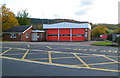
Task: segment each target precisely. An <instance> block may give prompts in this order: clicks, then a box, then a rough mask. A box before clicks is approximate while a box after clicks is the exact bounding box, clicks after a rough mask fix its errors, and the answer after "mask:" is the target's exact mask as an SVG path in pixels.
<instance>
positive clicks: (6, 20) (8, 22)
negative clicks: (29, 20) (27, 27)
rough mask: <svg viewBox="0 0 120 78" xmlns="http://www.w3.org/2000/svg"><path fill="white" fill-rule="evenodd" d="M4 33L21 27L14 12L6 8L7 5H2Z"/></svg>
mask: <svg viewBox="0 0 120 78" xmlns="http://www.w3.org/2000/svg"><path fill="white" fill-rule="evenodd" d="M1 8H2V31H6V30H8V29H9V28H11V27H13V26H16V25H19V23H18V21H17V19H16V18H15V15H14V13H13V12H11V11H10V9H9V8H6V5H5V4H4V5H2V7H1Z"/></svg>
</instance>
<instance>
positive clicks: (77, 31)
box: [72, 28, 85, 41]
mask: <svg viewBox="0 0 120 78" xmlns="http://www.w3.org/2000/svg"><path fill="white" fill-rule="evenodd" d="M72 35H73V36H72V40H73V41H84V40H85V37H84V36H82V35H85V29H80V28H77V29H72ZM80 35H81V36H80Z"/></svg>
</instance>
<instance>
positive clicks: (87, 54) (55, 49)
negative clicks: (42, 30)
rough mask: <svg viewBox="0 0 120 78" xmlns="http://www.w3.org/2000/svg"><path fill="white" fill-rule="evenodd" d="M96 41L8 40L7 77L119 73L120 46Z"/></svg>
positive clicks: (5, 55) (5, 50) (4, 58)
mask: <svg viewBox="0 0 120 78" xmlns="http://www.w3.org/2000/svg"><path fill="white" fill-rule="evenodd" d="M94 42H97V41H88V42H4V43H2V45H3V46H2V47H0V49H2V53H1V54H0V55H1V58H2V66H3V67H2V71H3V76H118V75H119V72H120V70H119V64H120V62H119V59H118V58H119V57H120V56H119V53H120V51H119V49H118V48H117V47H110V46H92V45H90V44H91V43H94Z"/></svg>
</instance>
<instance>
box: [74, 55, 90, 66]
mask: <svg viewBox="0 0 120 78" xmlns="http://www.w3.org/2000/svg"><path fill="white" fill-rule="evenodd" d="M73 55H74V56H75V57H76V58H77V59H78V60H79V61H80V62H82V63H83V64H84V65H85V66H86V67H88V68H90V66H89V65H87V64H86V63H85V62H84V61H83V60H82V59H81V58H80V57H79V56H77V54H75V53H73Z"/></svg>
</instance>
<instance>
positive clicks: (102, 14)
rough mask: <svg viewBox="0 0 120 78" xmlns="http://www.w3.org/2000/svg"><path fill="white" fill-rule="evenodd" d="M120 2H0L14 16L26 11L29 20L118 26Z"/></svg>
mask: <svg viewBox="0 0 120 78" xmlns="http://www.w3.org/2000/svg"><path fill="white" fill-rule="evenodd" d="M119 1H120V0H0V4H1V5H2V4H6V6H7V8H10V10H11V11H13V12H14V13H15V14H17V12H18V11H20V10H25V9H26V10H27V12H28V13H29V15H30V17H31V18H40V19H58V18H60V19H72V20H77V21H88V22H92V23H94V24H98V23H107V24H118V2H119Z"/></svg>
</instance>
